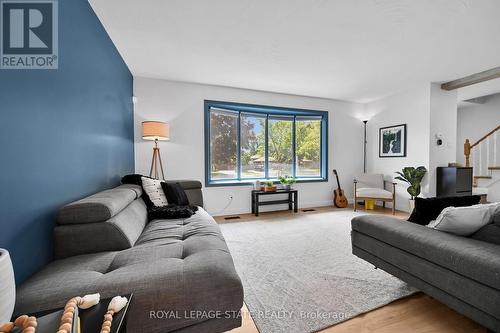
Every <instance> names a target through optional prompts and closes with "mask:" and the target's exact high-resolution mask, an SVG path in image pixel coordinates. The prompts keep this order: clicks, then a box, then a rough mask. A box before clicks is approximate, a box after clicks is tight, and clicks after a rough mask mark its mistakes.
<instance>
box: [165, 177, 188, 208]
mask: <svg viewBox="0 0 500 333" xmlns="http://www.w3.org/2000/svg"><path fill="white" fill-rule="evenodd" d="M161 187H162V188H163V192H165V196H166V197H167V201H168V203H169V204H175V205H179V206H187V205H189V200H188V197H187V195H186V192H185V191H184V189H183V188H182V186H181V184H179V183H165V182H164V183H161Z"/></svg>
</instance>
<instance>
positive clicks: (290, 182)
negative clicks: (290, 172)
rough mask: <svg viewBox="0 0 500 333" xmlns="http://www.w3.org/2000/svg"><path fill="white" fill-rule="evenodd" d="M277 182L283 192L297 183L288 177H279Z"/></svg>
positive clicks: (294, 179) (293, 178)
mask: <svg viewBox="0 0 500 333" xmlns="http://www.w3.org/2000/svg"><path fill="white" fill-rule="evenodd" d="M278 181H279V182H280V184H281V185H282V186H283V188H284V189H285V190H289V189H290V188H291V187H292V185H293V184H295V183H296V182H297V179H296V178H295V177H290V176H279V177H278Z"/></svg>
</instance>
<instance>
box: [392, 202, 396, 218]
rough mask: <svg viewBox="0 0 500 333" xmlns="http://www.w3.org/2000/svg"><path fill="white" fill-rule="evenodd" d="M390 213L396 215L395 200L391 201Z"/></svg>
mask: <svg viewBox="0 0 500 333" xmlns="http://www.w3.org/2000/svg"><path fill="white" fill-rule="evenodd" d="M392 215H396V201H393V202H392Z"/></svg>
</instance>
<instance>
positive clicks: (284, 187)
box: [281, 184, 292, 190]
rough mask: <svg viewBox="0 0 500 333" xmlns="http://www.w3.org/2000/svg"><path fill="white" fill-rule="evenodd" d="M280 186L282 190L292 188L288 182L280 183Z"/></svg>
mask: <svg viewBox="0 0 500 333" xmlns="http://www.w3.org/2000/svg"><path fill="white" fill-rule="evenodd" d="M281 188H283V189H284V190H289V189H291V188H292V185H290V184H282V185H281Z"/></svg>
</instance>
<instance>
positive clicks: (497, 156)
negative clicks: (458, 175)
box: [464, 125, 500, 201]
mask: <svg viewBox="0 0 500 333" xmlns="http://www.w3.org/2000/svg"><path fill="white" fill-rule="evenodd" d="M464 155H465V166H468V167H469V166H471V167H472V168H473V175H474V176H473V177H474V181H473V186H474V190H473V192H474V193H475V194H487V195H488V201H500V125H498V126H497V127H496V128H494V129H492V130H491V131H489V132H488V133H487V134H486V135H484V136H483V137H482V138H481V139H479V140H478V141H477V142H475V143H474V144H471V143H470V141H469V139H467V140H465V143H464Z"/></svg>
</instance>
